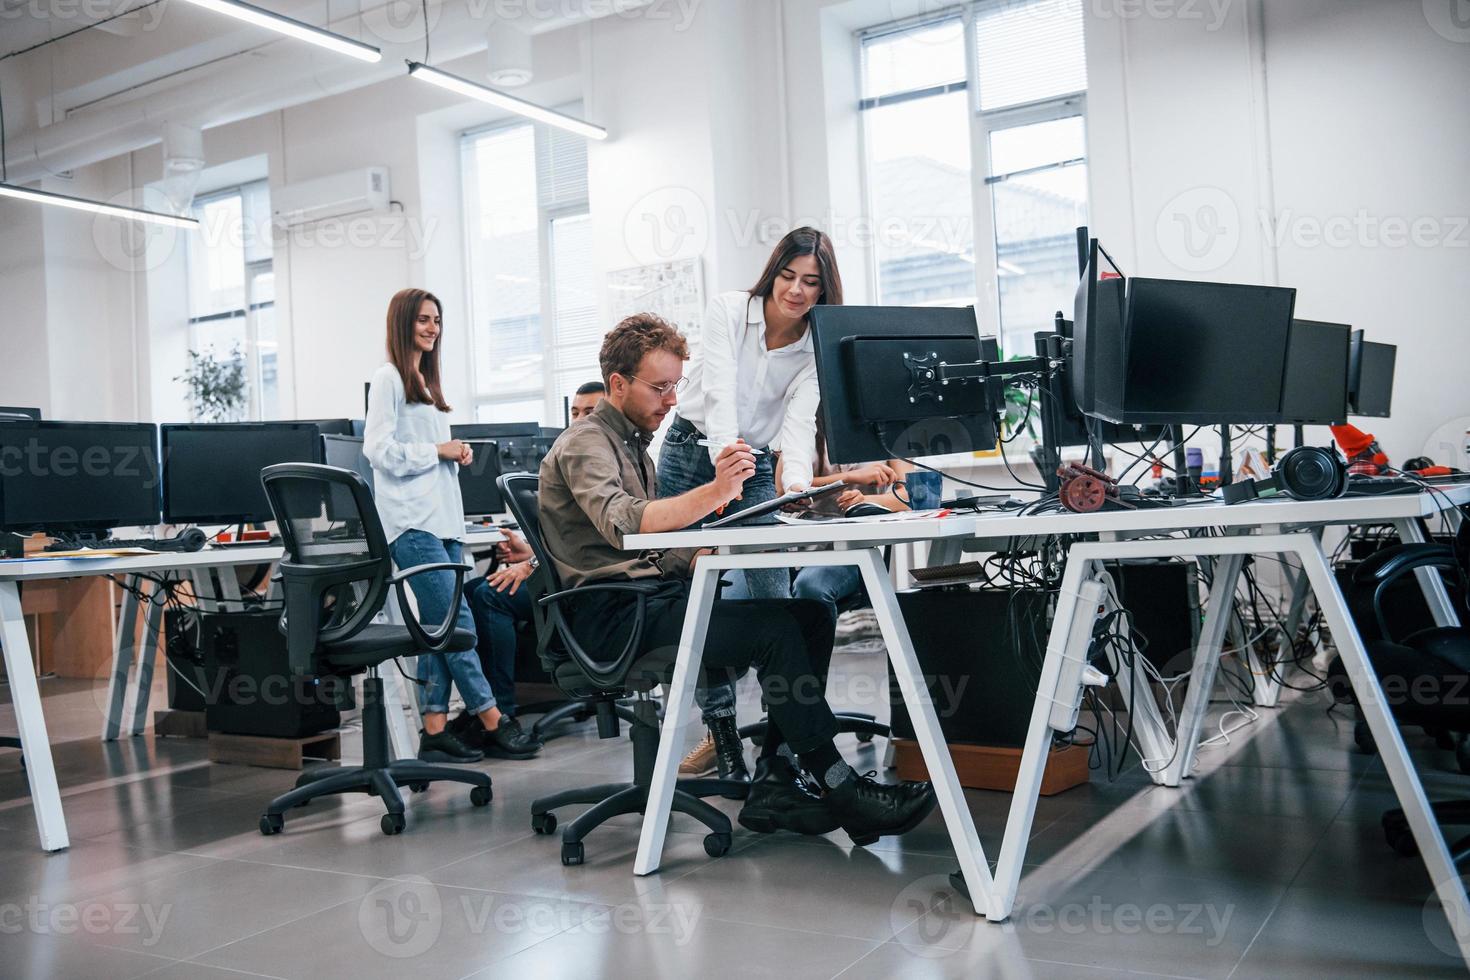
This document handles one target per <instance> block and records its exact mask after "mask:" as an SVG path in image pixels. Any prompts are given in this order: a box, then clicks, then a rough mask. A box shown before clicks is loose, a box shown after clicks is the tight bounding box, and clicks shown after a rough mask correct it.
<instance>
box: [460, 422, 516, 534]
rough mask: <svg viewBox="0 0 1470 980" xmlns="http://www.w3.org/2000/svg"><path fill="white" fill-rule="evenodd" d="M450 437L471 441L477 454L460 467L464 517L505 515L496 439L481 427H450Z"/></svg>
mask: <svg viewBox="0 0 1470 980" xmlns="http://www.w3.org/2000/svg"><path fill="white" fill-rule="evenodd" d="M533 428H535V426H533ZM449 434H450V435H451V436H452V437H454V438H455V439H463V440H465V441H467V442H469V443H470V444H471V448H473V449H474V452H475V461H474V462H473V463H471V464H470V465H469V466H461V467H460V468H459V495H460V498H461V500H462V501H463V503H464V516H465V517H467V518H468V517H488V516H490V515H491V514H503V513H505V498H504V497H503V496H501V494H500V487H499V486H498V485H497V484H496V482H495V481H496V480H497V479H499V478H500V465H499V453H498V451H497V448H496V444H495V439H494V437H492V436H490V435H489V434H487V433H486V431H485V428H484V427H483V426H481V425H451V426H450V427H449Z"/></svg>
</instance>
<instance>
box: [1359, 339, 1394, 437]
mask: <svg viewBox="0 0 1470 980" xmlns="http://www.w3.org/2000/svg"><path fill="white" fill-rule="evenodd" d="M1398 350H1399V349H1398V348H1397V347H1395V346H1394V345H1393V344H1376V343H1374V342H1373V341H1371V340H1364V341H1362V342H1361V343H1360V346H1359V352H1358V358H1357V370H1356V371H1355V372H1354V373H1353V374H1352V377H1351V378H1349V382H1348V384H1349V387H1350V388H1351V391H1352V395H1351V406H1350V412H1349V414H1352V415H1362V416H1366V417H1369V418H1381V419H1386V418H1388V414H1389V409H1390V408H1391V407H1392V404H1393V369H1394V362H1395V361H1396V360H1397V359H1398Z"/></svg>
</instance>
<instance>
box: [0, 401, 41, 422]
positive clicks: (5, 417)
mask: <svg viewBox="0 0 1470 980" xmlns="http://www.w3.org/2000/svg"><path fill="white" fill-rule="evenodd" d="M15 421H22V422H39V421H41V410H40V409H39V408H21V407H20V406H17V405H0V422H15Z"/></svg>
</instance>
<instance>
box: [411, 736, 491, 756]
mask: <svg viewBox="0 0 1470 980" xmlns="http://www.w3.org/2000/svg"><path fill="white" fill-rule="evenodd" d="M419 758H420V759H421V760H423V761H424V762H454V763H466V762H479V761H480V760H481V759H483V758H485V753H483V752H481V751H480V750H479V749H472V748H470V747H469V746H468V745H465V744H464V743H463V742H461V741H460V740H459V738H458V737H457V736H456V735H455V734H454V733H453V732H451V731H450V730H449V729H447V728H446V729H444V731H442V732H440V733H439V734H438V735H430V734H428V733H426V732H419Z"/></svg>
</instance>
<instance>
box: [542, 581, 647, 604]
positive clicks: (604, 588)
mask: <svg viewBox="0 0 1470 980" xmlns="http://www.w3.org/2000/svg"><path fill="white" fill-rule="evenodd" d="M669 584H670V583H668V582H591V583H589V584H587V585H579V586H577V587H576V588H575V589H562V590H561V591H560V592H553V593H551V594H550V595H544V596H542V597H541V598H540V599H537V600H536V601H537V602H539V603H540V604H541V605H543V606H550V605H553V604H555V603H558V602H562V601H563V600H565V599H569V598H571V597H572V596H577V595H586V594H587V593H588V592H627V593H632V594H633V595H645V596H652V595H658V594H660V593H662V592H665V591H671V590H669Z"/></svg>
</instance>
